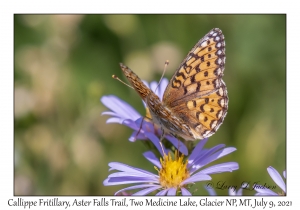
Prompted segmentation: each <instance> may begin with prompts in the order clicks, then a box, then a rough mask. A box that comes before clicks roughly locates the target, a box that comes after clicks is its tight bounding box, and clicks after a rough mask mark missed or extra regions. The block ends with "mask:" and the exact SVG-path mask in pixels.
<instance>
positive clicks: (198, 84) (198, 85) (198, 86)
mask: <svg viewBox="0 0 300 210" xmlns="http://www.w3.org/2000/svg"><path fill="white" fill-rule="evenodd" d="M200 86H201V83H200V82H198V83H197V88H196V92H199V90H200Z"/></svg>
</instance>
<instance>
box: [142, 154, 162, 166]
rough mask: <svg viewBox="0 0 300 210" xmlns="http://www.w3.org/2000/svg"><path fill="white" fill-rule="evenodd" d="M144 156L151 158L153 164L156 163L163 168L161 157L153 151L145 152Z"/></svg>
mask: <svg viewBox="0 0 300 210" xmlns="http://www.w3.org/2000/svg"><path fill="white" fill-rule="evenodd" d="M143 155H144V157H145V158H146V159H147V160H149V161H150V162H151V163H152V164H153V165H155V166H156V167H157V168H159V169H161V164H160V161H159V159H158V158H157V157H156V156H155V155H154V153H153V152H151V151H148V152H144V154H143Z"/></svg>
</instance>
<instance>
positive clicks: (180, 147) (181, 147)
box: [166, 135, 188, 155]
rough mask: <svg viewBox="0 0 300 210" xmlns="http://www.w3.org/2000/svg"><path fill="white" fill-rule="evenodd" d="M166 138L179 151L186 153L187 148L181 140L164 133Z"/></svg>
mask: <svg viewBox="0 0 300 210" xmlns="http://www.w3.org/2000/svg"><path fill="white" fill-rule="evenodd" d="M166 139H167V140H168V141H169V142H171V143H172V144H173V145H174V147H176V148H177V149H178V150H179V151H180V152H181V153H183V154H184V155H188V149H187V148H186V146H185V145H184V144H183V143H182V142H181V141H179V140H178V139H176V138H175V137H173V136H170V135H166Z"/></svg>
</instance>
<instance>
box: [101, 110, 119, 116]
mask: <svg viewBox="0 0 300 210" xmlns="http://www.w3.org/2000/svg"><path fill="white" fill-rule="evenodd" d="M101 115H109V116H113V117H119V115H118V114H117V113H115V112H111V111H105V112H102V113H101Z"/></svg>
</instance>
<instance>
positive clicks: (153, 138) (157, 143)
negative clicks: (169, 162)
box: [145, 133, 166, 156]
mask: <svg viewBox="0 0 300 210" xmlns="http://www.w3.org/2000/svg"><path fill="white" fill-rule="evenodd" d="M145 136H146V137H147V138H148V139H149V140H150V141H152V143H153V144H154V146H155V147H156V148H157V149H158V151H159V152H160V154H161V156H164V152H163V150H164V151H166V148H165V147H164V145H163V144H160V141H159V139H158V138H157V136H155V135H154V134H153V133H145ZM162 147H163V150H162Z"/></svg>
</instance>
